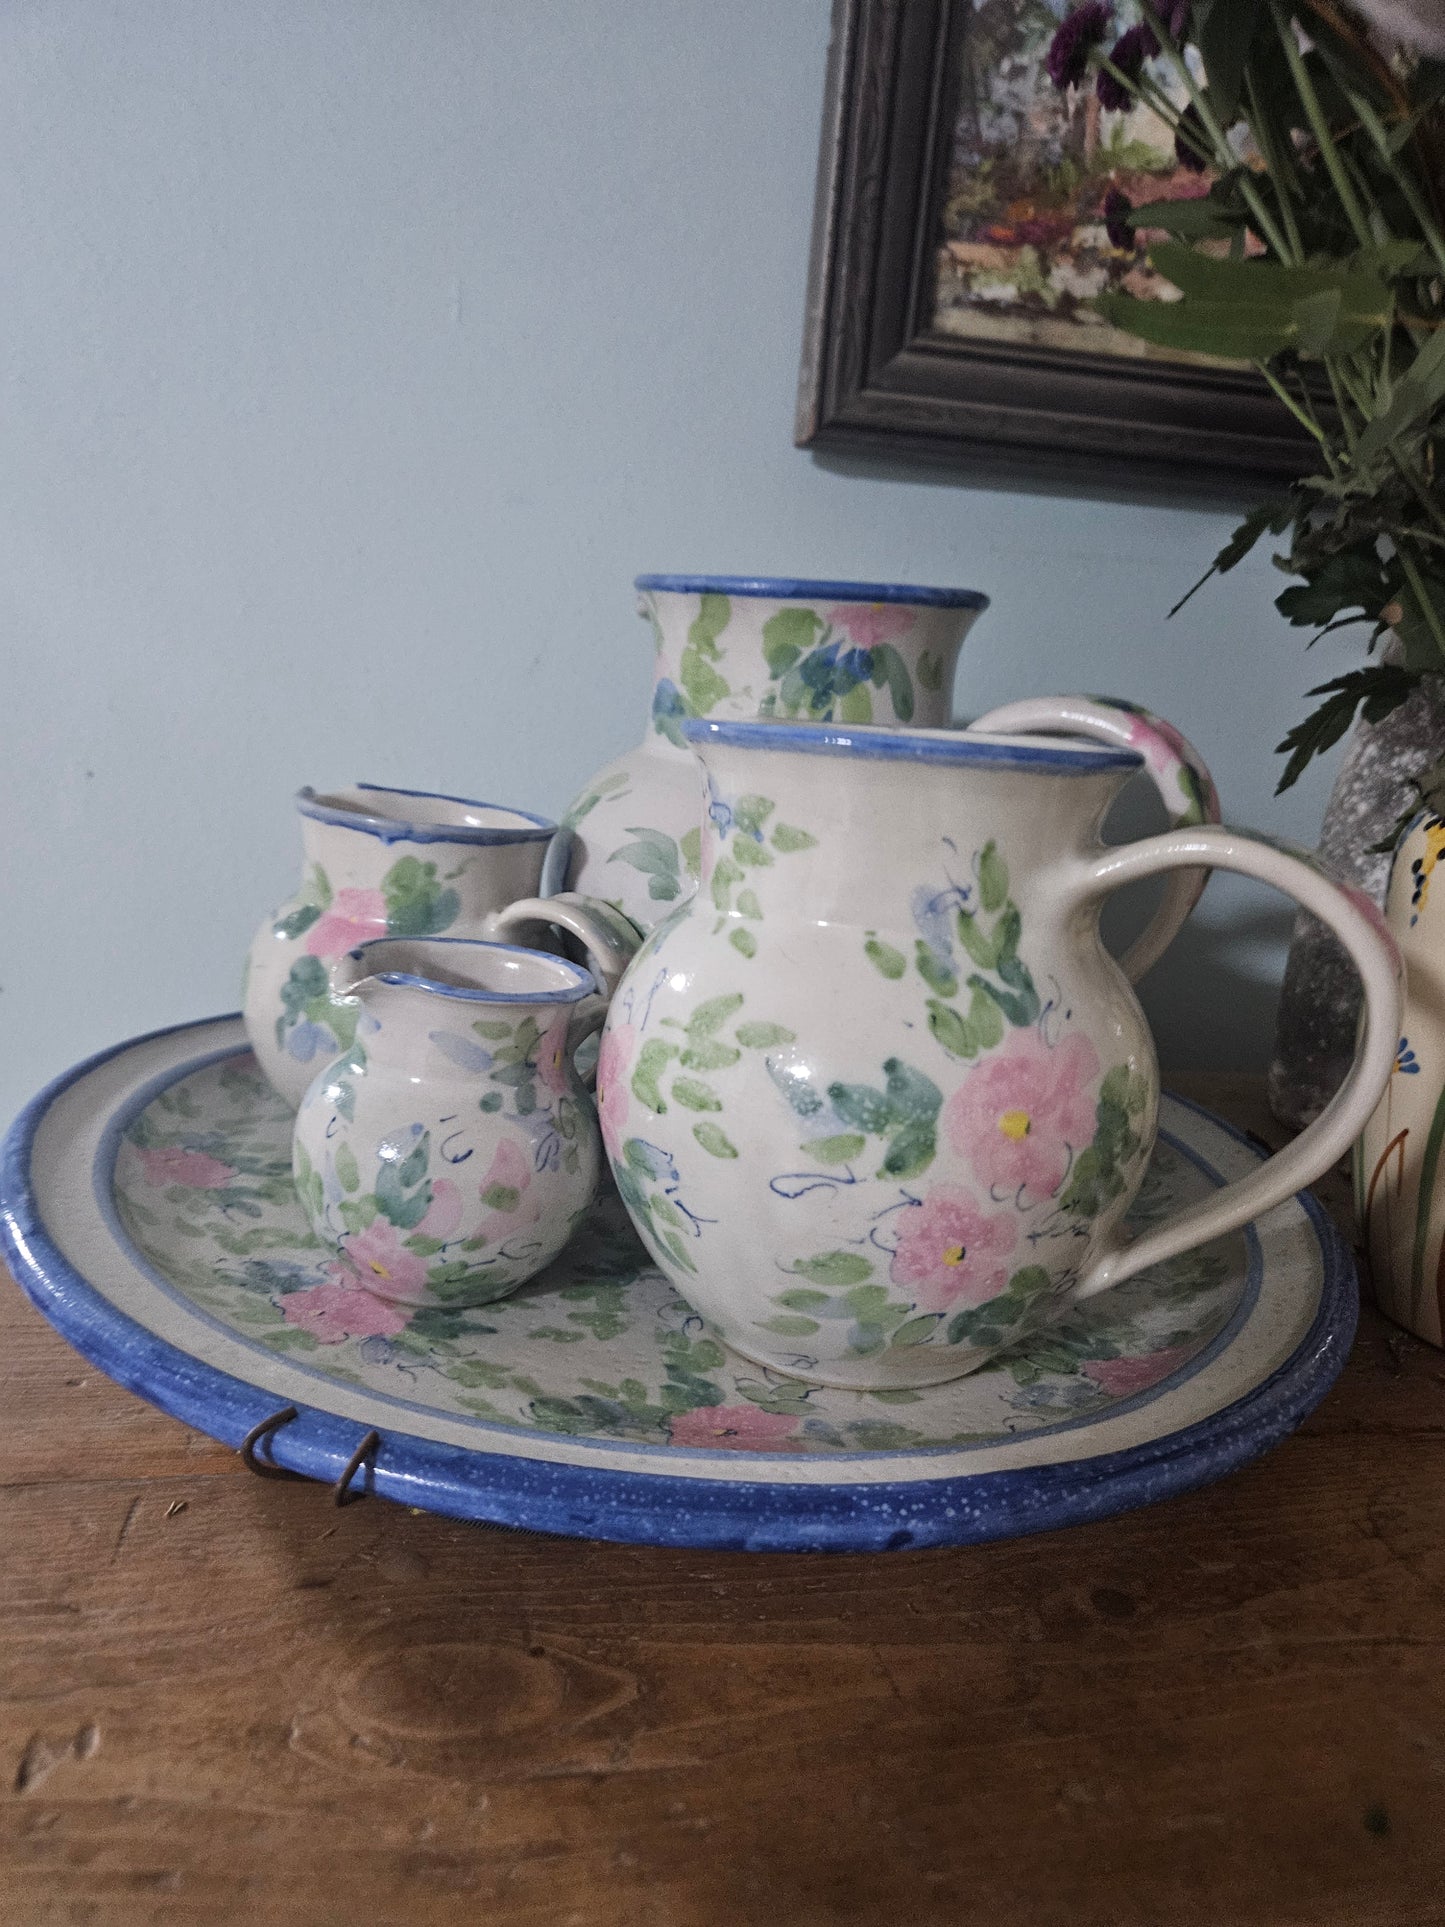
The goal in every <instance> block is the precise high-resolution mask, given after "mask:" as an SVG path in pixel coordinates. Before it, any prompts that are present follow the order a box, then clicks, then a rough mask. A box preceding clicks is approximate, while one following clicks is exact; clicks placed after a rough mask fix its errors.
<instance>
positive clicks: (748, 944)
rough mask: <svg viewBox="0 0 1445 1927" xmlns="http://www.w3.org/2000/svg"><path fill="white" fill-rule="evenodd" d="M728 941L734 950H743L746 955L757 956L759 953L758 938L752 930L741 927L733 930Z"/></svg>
mask: <svg viewBox="0 0 1445 1927" xmlns="http://www.w3.org/2000/svg"><path fill="white" fill-rule="evenodd" d="M728 942H729V943H730V944H731V945H732V947H733V949H734V950H738V951H741V953H742V954H743V956H745V957H755V956H756V955H757V954H758V940H757V938H756V937H755V936H754V935H753V933H752V931H751V930H746V929H742V928H741V927H740V928H738V929H737V930H734V931H732V932H731V934H730V935H729V937H728Z"/></svg>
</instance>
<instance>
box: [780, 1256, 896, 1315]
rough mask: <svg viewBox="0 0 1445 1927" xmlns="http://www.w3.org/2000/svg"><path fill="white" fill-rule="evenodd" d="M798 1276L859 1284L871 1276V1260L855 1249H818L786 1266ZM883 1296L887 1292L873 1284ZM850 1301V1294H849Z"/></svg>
mask: <svg viewBox="0 0 1445 1927" xmlns="http://www.w3.org/2000/svg"><path fill="white" fill-rule="evenodd" d="M788 1269H789V1270H790V1271H796V1272H797V1274H798V1276H799V1277H800V1278H811V1279H812V1280H813V1282H814V1284H818V1285H854V1286H858V1285H861V1284H862V1282H863V1280H864V1279H865V1278H871V1277H872V1276H873V1265H872V1262H871V1261H870V1260H869V1259H867V1258H865V1257H863V1256H862V1255H861V1254H860V1253H859V1252H856V1251H819V1252H815V1253H814V1255H813V1256H812V1257H811V1258H797V1259H795V1260H794V1261H793V1263H792V1264H791V1265H790V1266H789V1267H788ZM874 1289H875V1290H877V1291H878V1292H879V1293H880V1295H881V1296H882V1297H883V1298H885V1299H886V1298H887V1296H888V1294H887V1292H885V1291H884V1290H883V1288H882V1286H881V1285H880V1286H875V1287H874ZM850 1303H851V1295H850Z"/></svg>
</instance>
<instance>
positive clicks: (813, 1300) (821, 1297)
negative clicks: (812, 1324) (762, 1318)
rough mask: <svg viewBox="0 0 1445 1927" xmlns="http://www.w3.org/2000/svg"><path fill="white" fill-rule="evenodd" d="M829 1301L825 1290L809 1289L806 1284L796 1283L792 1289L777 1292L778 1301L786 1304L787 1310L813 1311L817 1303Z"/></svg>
mask: <svg viewBox="0 0 1445 1927" xmlns="http://www.w3.org/2000/svg"><path fill="white" fill-rule="evenodd" d="M828 1302H829V1300H828V1294H827V1292H826V1291H809V1290H808V1288H807V1286H806V1285H798V1286H796V1287H795V1288H794V1289H793V1290H792V1291H782V1292H779V1293H778V1303H779V1304H780V1305H786V1306H787V1308H788V1310H789V1311H815V1310H816V1309H817V1308H818V1306H819V1305H826V1304H827V1303H828Z"/></svg>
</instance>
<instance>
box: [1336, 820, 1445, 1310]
mask: <svg viewBox="0 0 1445 1927" xmlns="http://www.w3.org/2000/svg"><path fill="white" fill-rule="evenodd" d="M1442 861H1445V817H1442V816H1439V815H1437V814H1436V813H1435V812H1434V811H1431V810H1422V811H1421V812H1420V814H1419V815H1418V816H1417V817H1416V818H1415V819H1414V821H1413V822H1412V823H1410V824H1409V825H1408V826H1407V828H1406V829H1405V831H1404V834H1403V835H1402V836H1401V838H1400V841H1399V843H1398V845H1397V846H1396V849H1395V855H1394V859H1393V862H1392V864H1391V868H1390V880H1389V888H1388V892H1387V894H1386V898H1385V921H1386V922H1387V923H1388V925H1389V927H1390V929H1391V931H1392V932H1393V934H1394V937H1395V940H1396V942H1397V943H1398V944H1399V946H1400V951H1401V954H1402V956H1403V957H1404V960H1405V1014H1404V1016H1403V1018H1402V1019H1401V1023H1400V1041H1399V1045H1398V1047H1397V1049H1396V1052H1395V1065H1394V1069H1393V1071H1392V1072H1391V1074H1390V1081H1389V1084H1388V1085H1387V1086H1386V1089H1385V1095H1384V1097H1383V1098H1382V1099H1381V1100H1380V1104H1379V1108H1378V1109H1377V1110H1376V1112H1375V1115H1374V1116H1373V1117H1372V1118H1371V1119H1370V1122H1369V1123H1368V1124H1367V1125H1366V1126H1365V1129H1364V1131H1363V1133H1362V1134H1361V1137H1360V1142H1359V1145H1358V1147H1357V1150H1356V1157H1355V1193H1356V1197H1355V1203H1356V1209H1357V1210H1358V1213H1359V1221H1360V1236H1361V1239H1362V1240H1363V1242H1364V1245H1365V1248H1366V1251H1367V1252H1368V1254H1369V1261H1370V1278H1371V1281H1372V1283H1373V1285H1374V1290H1375V1297H1376V1300H1377V1301H1378V1303H1379V1306H1380V1309H1381V1310H1382V1311H1383V1312H1384V1313H1385V1314H1386V1315H1387V1316H1388V1317H1390V1318H1393V1319H1394V1321H1395V1323H1396V1324H1397V1325H1403V1326H1404V1327H1405V1328H1406V1330H1407V1331H1412V1332H1414V1334H1415V1336H1416V1337H1417V1338H1423V1339H1426V1340H1427V1341H1428V1342H1429V1343H1430V1344H1432V1345H1445V1165H1442V1152H1445V873H1442V874H1440V875H1437V874H1436V873H1437V871H1439V870H1440V869H1441V865H1442Z"/></svg>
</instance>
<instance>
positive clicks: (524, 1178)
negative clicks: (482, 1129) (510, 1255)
mask: <svg viewBox="0 0 1445 1927" xmlns="http://www.w3.org/2000/svg"><path fill="white" fill-rule="evenodd" d="M531 1185H532V1162H531V1159H530V1158H529V1157H528V1156H527V1154H526V1152H525V1151H524V1150H523V1149H522V1147H521V1146H520V1145H519V1144H518V1143H517V1141H516V1140H515V1138H510V1137H504V1138H503V1139H502V1141H501V1143H500V1144H499V1145H498V1146H497V1148H496V1151H495V1153H494V1154H493V1157H492V1161H491V1163H490V1164H489V1165H488V1166H487V1170H486V1175H485V1176H484V1177H483V1179H482V1182H481V1186H480V1191H481V1198H482V1203H483V1204H484V1205H486V1206H487V1207H488V1215H487V1216H486V1217H485V1218H483V1220H482V1222H481V1223H480V1224H479V1225H478V1226H477V1233H476V1235H477V1236H478V1238H480V1239H481V1240H482V1242H483V1243H484V1244H489V1245H499V1244H502V1243H503V1242H505V1240H506V1239H508V1238H510V1237H513V1236H515V1234H516V1233H517V1232H519V1231H525V1230H527V1229H528V1227H529V1226H531V1225H534V1224H536V1222H537V1220H538V1219H539V1218H540V1217H541V1215H542V1203H541V1200H540V1199H539V1198H532V1199H530V1200H529V1199H527V1197H526V1193H527V1192H528V1191H529V1190H530V1189H531Z"/></svg>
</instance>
